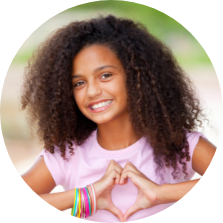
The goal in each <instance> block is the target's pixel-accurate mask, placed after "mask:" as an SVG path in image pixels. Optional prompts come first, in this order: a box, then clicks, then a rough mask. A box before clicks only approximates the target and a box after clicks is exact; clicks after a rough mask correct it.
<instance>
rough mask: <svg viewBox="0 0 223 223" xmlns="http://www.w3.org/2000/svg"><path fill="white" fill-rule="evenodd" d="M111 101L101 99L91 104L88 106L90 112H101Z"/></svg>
mask: <svg viewBox="0 0 223 223" xmlns="http://www.w3.org/2000/svg"><path fill="white" fill-rule="evenodd" d="M112 102H113V100H107V101H103V102H100V103H98V104H94V105H93V106H90V107H89V108H90V110H91V111H92V112H101V111H104V110H105V109H107V108H108V107H109V106H110V105H111V103H112Z"/></svg>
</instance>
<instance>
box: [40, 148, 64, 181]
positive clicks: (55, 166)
mask: <svg viewBox="0 0 223 223" xmlns="http://www.w3.org/2000/svg"><path fill="white" fill-rule="evenodd" d="M40 156H43V157H44V161H45V164H46V166H47V168H48V170H49V171H50V173H51V175H52V177H53V179H54V181H55V183H56V185H63V182H64V174H63V171H62V165H61V161H62V159H63V158H62V157H61V156H60V153H57V152H54V154H52V153H50V152H49V151H47V150H43V151H42V152H41V153H40V154H39V155H38V156H37V158H36V160H37V159H38V158H39V157H40Z"/></svg>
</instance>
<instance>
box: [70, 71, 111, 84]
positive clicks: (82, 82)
mask: <svg viewBox="0 0 223 223" xmlns="http://www.w3.org/2000/svg"><path fill="white" fill-rule="evenodd" d="M105 75H109V77H110V76H112V74H103V75H102V77H103V76H105ZM106 78H107V77H106ZM106 78H103V79H106ZM79 83H83V81H79V82H77V83H76V84H75V85H74V87H79V86H81V85H80V84H79ZM78 84H79V85H78Z"/></svg>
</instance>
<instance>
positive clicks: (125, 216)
mask: <svg viewBox="0 0 223 223" xmlns="http://www.w3.org/2000/svg"><path fill="white" fill-rule="evenodd" d="M139 210H141V208H139V207H138V205H137V204H136V203H135V204H134V205H133V206H132V207H130V208H129V209H128V210H127V211H126V212H125V214H124V216H123V220H124V221H126V220H127V219H128V218H129V217H130V216H131V215H133V214H134V213H136V212H137V211H139Z"/></svg>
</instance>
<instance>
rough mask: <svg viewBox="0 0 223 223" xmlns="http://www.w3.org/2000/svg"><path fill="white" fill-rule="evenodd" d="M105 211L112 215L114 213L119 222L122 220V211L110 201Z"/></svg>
mask: <svg viewBox="0 0 223 223" xmlns="http://www.w3.org/2000/svg"><path fill="white" fill-rule="evenodd" d="M107 211H110V212H111V213H112V214H113V215H115V216H116V217H117V218H118V219H119V220H120V221H121V222H123V213H122V212H121V211H120V210H119V209H118V208H117V207H116V206H115V205H114V204H113V203H111V204H110V205H109V207H108V208H107Z"/></svg>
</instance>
